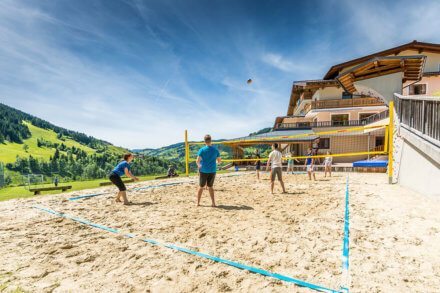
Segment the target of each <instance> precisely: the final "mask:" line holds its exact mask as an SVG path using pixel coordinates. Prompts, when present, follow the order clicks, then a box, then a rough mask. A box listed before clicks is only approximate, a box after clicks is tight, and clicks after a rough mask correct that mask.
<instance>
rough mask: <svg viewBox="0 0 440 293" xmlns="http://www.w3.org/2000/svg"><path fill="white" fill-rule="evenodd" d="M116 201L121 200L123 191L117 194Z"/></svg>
mask: <svg viewBox="0 0 440 293" xmlns="http://www.w3.org/2000/svg"><path fill="white" fill-rule="evenodd" d="M115 202H121V192H120V191H119V192H118V193H117V194H116V198H115Z"/></svg>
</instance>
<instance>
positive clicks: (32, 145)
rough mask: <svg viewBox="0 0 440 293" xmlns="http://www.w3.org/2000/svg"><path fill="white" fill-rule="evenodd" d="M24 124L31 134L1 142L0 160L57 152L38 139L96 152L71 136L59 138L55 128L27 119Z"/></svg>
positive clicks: (45, 158)
mask: <svg viewBox="0 0 440 293" xmlns="http://www.w3.org/2000/svg"><path fill="white" fill-rule="evenodd" d="M23 124H24V125H26V126H27V127H28V128H29V131H30V133H31V136H30V137H29V138H26V139H24V140H23V142H22V143H16V142H9V141H5V142H3V144H0V162H3V163H13V162H15V160H16V157H17V156H19V157H22V158H25V157H29V156H30V155H32V156H33V157H34V158H37V159H43V160H49V158H50V157H51V156H53V154H54V152H55V147H38V140H40V141H42V140H44V141H47V142H50V143H51V144H52V145H54V146H55V145H56V144H59V145H61V144H64V145H66V146H67V147H68V148H71V147H73V146H74V147H76V148H79V149H81V150H84V151H85V152H86V153H87V154H93V153H95V152H96V150H95V149H92V148H90V147H88V146H85V145H82V144H80V143H78V142H77V141H74V140H73V139H71V138H69V137H67V138H61V139H60V138H58V137H57V133H56V132H54V131H53V130H49V129H43V128H40V127H37V126H34V125H32V124H31V123H29V122H26V121H24V122H23ZM25 146H27V147H25ZM121 151H122V150H121ZM63 153H65V152H63Z"/></svg>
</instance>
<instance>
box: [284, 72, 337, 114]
mask: <svg viewBox="0 0 440 293" xmlns="http://www.w3.org/2000/svg"><path fill="white" fill-rule="evenodd" d="M340 86H341V85H340V84H339V83H338V81H336V80H334V79H331V80H324V79H317V80H301V81H295V82H294V83H293V86H292V92H291V94H290V101H289V107H288V108H287V115H288V116H291V115H293V111H294V109H295V106H296V104H297V102H298V100H299V99H300V97H301V94H302V93H307V94H309V95H311V96H313V95H314V94H315V92H316V91H317V90H319V89H321V88H326V87H340Z"/></svg>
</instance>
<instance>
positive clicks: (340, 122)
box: [331, 114, 349, 126]
mask: <svg viewBox="0 0 440 293" xmlns="http://www.w3.org/2000/svg"><path fill="white" fill-rule="evenodd" d="M348 118H349V116H348V114H337V115H332V118H331V120H332V126H344V125H348Z"/></svg>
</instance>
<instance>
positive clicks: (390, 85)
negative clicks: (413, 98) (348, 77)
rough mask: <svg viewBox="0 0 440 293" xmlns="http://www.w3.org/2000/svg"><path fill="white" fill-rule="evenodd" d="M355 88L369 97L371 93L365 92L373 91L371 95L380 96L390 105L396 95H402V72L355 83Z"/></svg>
mask: <svg viewBox="0 0 440 293" xmlns="http://www.w3.org/2000/svg"><path fill="white" fill-rule="evenodd" d="M354 86H355V87H356V89H357V90H358V92H359V93H363V94H367V95H368V94H369V93H367V92H365V91H368V89H371V90H372V91H371V92H370V94H373V96H377V94H379V95H380V96H379V97H380V98H382V99H384V101H385V102H386V103H387V104H388V102H389V101H392V100H393V97H394V93H398V94H401V93H402V72H397V73H394V74H388V75H384V76H379V77H374V78H369V79H364V80H359V81H356V82H355V83H354Z"/></svg>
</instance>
